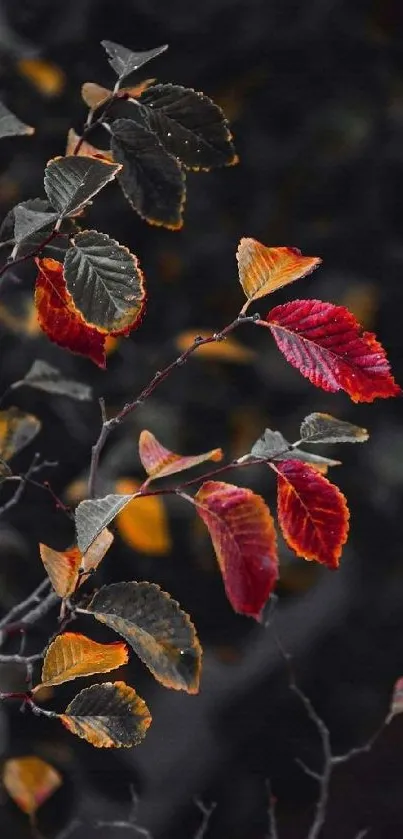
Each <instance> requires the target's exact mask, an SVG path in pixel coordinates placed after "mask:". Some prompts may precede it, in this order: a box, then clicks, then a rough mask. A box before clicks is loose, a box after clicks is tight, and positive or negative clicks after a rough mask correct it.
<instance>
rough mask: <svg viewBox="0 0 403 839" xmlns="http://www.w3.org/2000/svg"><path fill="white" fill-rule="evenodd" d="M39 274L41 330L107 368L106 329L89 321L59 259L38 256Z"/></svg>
mask: <svg viewBox="0 0 403 839" xmlns="http://www.w3.org/2000/svg"><path fill="white" fill-rule="evenodd" d="M35 261H36V264H37V266H38V268H39V273H38V276H37V280H36V285H35V306H36V310H37V314H38V320H39V324H40V327H41V329H43V331H44V332H46V334H47V336H48V337H49V338H50V340H51V341H54V343H55V344H58V345H59V346H60V347H65V348H67V349H69V350H71V351H72V352H75V353H79V354H80V355H85V356H87V357H88V358H90V359H91V360H92V361H94V362H95V364H97V365H98V367H105V339H106V332H102V331H101V330H100V329H97V328H96V327H94V326H92V325H91V324H88V323H86V321H85V320H84V318H83V316H82V315H81V314H80V312H78V311H77V309H76V308H75V306H74V303H73V300H72V297H71V295H70V294H69V292H68V291H67V288H66V283H65V280H64V276H63V265H62V263H61V262H57V261H56V260H55V259H36V260H35Z"/></svg>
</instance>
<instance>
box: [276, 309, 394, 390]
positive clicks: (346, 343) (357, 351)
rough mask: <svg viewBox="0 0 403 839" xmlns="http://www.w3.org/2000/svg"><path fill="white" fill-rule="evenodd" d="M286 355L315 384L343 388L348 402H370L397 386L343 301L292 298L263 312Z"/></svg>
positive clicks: (370, 338)
mask: <svg viewBox="0 0 403 839" xmlns="http://www.w3.org/2000/svg"><path fill="white" fill-rule="evenodd" d="M266 321H267V325H268V326H269V328H270V330H271V332H272V335H273V337H274V340H275V342H276V344H277V346H278V348H279V350H280V351H281V352H282V353H283V355H284V356H285V357H286V359H287V361H289V362H290V364H292V366H293V367H296V368H297V369H298V370H299V371H300V373H302V375H303V376H305V378H307V379H309V381H311V382H312V384H314V385H316V387H321V388H323V390H327V391H331V392H332V393H335V392H336V391H338V390H344V391H345V392H346V393H348V395H349V396H350V398H351V399H352V400H353V402H372V401H373V400H374V399H376V398H377V397H379V398H384V399H386V398H387V397H389V396H396V395H397V394H398V393H400V392H401V389H400V387H399V386H398V385H397V384H396V382H395V380H394V378H393V376H392V375H391V372H390V365H389V362H388V360H387V358H386V353H385V350H384V349H383V347H382V346H381V344H379V343H378V341H377V340H376V338H375V336H374V335H373V334H372V333H371V332H362V333H361V327H360V325H359V323H358V322H357V321H356V319H355V317H354V316H353V315H352V314H351V312H349V311H348V310H347V309H345V308H344V307H343V306H334V305H333V304H332V303H323V302H322V301H321V300H293V301H292V302H291V303H285V304H284V305H283V306H277V307H276V308H274V309H272V310H271V311H270V312H269V314H268V315H267V318H266Z"/></svg>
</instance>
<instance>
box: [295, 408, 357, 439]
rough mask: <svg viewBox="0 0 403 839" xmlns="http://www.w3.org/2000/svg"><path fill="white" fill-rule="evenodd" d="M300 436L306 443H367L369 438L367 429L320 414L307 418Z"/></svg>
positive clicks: (310, 415)
mask: <svg viewBox="0 0 403 839" xmlns="http://www.w3.org/2000/svg"><path fill="white" fill-rule="evenodd" d="M300 434H301V440H304V442H306V443H365V442H366V440H368V437H369V434H368V431H367V429H366V428H360V427H359V426H358V425H352V423H351V422H345V421H344V420H339V419H337V418H336V417H332V416H330V414H318V413H314V414H309V415H308V416H307V417H305V419H304V420H303V422H302V424H301V429H300Z"/></svg>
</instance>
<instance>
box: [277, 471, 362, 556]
mask: <svg viewBox="0 0 403 839" xmlns="http://www.w3.org/2000/svg"><path fill="white" fill-rule="evenodd" d="M275 471H276V472H277V476H278V479H277V505H278V520H279V524H280V527H281V530H282V532H283V536H284V539H285V540H286V542H287V544H288V545H289V546H290V548H292V550H293V551H295V553H296V554H297V556H301V557H303V558H304V559H309V560H312V559H314V560H316V562H320V563H322V564H323V565H327V567H328V568H332V569H334V568H337V567H338V565H339V560H340V556H341V552H342V548H343V545H344V543H345V542H346V540H347V534H348V527H349V511H348V507H347V502H346V499H345V497H344V495H343V494H342V493H341V492H340V490H339V489H338V487H336V486H334V484H331V483H330V481H328V480H327V478H325V477H323V475H320V474H319V473H318V472H317V471H316V469H313V468H312V467H311V466H308V465H307V464H306V463H300V462H299V461H298V460H284V461H281V462H280V463H276V465H275Z"/></svg>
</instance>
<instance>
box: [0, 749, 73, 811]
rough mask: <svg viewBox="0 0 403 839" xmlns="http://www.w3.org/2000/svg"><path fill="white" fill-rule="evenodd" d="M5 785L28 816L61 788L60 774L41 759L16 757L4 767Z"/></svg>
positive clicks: (7, 761) (30, 756) (31, 756)
mask: <svg viewBox="0 0 403 839" xmlns="http://www.w3.org/2000/svg"><path fill="white" fill-rule="evenodd" d="M3 784H4V786H5V788H6V790H7V792H8V794H9V796H10V797H11V798H12V799H13V801H15V803H16V804H17V806H18V807H19V808H20V810H22V812H23V813H26V814H27V815H28V816H33V815H34V814H35V813H36V811H37V809H38V808H39V807H40V806H41V805H42V804H44V803H45V801H47V799H48V798H50V796H51V795H53V793H54V792H56V790H57V789H58V788H59V787H60V786H61V784H62V777H61V775H60V773H59V772H58V771H57V769H55V768H54V767H53V766H50V764H49V763H46V762H45V761H44V760H42V759H41V758H40V757H35V756H34V755H29V756H27V757H14V758H10V759H9V760H6V761H5V763H4V766H3Z"/></svg>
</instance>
